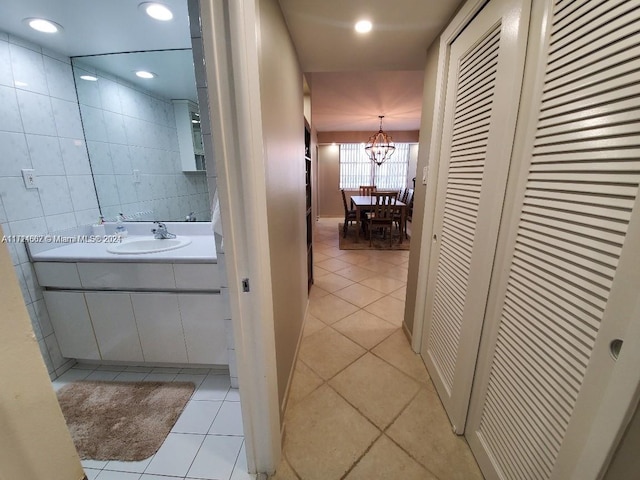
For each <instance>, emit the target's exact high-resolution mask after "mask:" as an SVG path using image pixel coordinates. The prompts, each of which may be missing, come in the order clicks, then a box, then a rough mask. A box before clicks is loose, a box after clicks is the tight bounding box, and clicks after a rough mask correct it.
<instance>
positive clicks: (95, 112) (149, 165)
mask: <svg viewBox="0 0 640 480" xmlns="http://www.w3.org/2000/svg"><path fill="white" fill-rule="evenodd" d="M72 65H73V71H74V77H75V82H76V89H77V94H78V102H79V104H80V113H81V118H82V124H83V127H84V133H85V138H86V142H87V150H88V152H89V160H90V162H91V169H92V172H93V177H94V182H95V186H96V192H97V195H98V202H99V204H100V211H101V213H102V215H103V216H104V217H105V218H106V219H108V220H111V219H115V218H116V216H117V215H118V214H119V213H121V212H122V213H123V214H124V215H125V217H126V218H127V219H128V220H129V221H135V220H142V221H149V220H162V221H184V220H193V219H196V220H198V221H209V220H211V213H210V200H209V192H208V189H207V178H206V171H205V169H206V159H205V156H204V149H203V147H202V135H201V133H200V132H201V130H200V118H199V111H198V101H197V89H196V81H195V74H194V65H193V56H192V51H191V49H177V50H158V51H146V52H133V53H115V54H108V55H95V56H85V57H74V58H72ZM140 72H147V73H148V75H145V74H144V73H142V74H141V73H140ZM140 75H142V77H141V76H140Z"/></svg>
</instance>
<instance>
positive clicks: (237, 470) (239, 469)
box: [231, 442, 255, 480]
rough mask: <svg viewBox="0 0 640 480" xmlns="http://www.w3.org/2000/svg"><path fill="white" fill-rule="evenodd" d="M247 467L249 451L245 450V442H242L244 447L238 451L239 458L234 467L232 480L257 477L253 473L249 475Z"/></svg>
mask: <svg viewBox="0 0 640 480" xmlns="http://www.w3.org/2000/svg"><path fill="white" fill-rule="evenodd" d="M248 470H249V469H248V468H247V451H246V450H245V446H244V442H242V448H241V449H240V453H238V459H237V460H236V465H235V467H233V474H232V475H231V480H252V479H254V478H255V476H253V475H249V473H247V472H248Z"/></svg>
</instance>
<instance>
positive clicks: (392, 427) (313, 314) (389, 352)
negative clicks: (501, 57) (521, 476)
mask: <svg viewBox="0 0 640 480" xmlns="http://www.w3.org/2000/svg"><path fill="white" fill-rule="evenodd" d="M339 220H340V219H322V220H320V221H319V222H318V223H317V224H316V225H317V227H316V236H315V243H314V255H315V262H316V263H315V265H316V266H315V270H314V272H315V284H314V286H313V287H312V290H311V294H310V300H309V312H308V316H307V319H306V322H305V329H304V332H303V340H302V344H301V347H300V352H299V356H298V361H297V364H296V366H295V372H294V378H293V382H292V385H291V392H290V398H289V404H288V407H287V411H286V414H285V422H286V435H285V442H284V455H283V460H282V462H281V464H280V465H279V467H278V470H277V471H276V474H275V475H274V476H272V477H271V478H272V479H273V480H315V479H318V480H320V479H322V480H339V479H346V480H360V479H363V480H364V479H382V480H396V479H397V480H413V479H415V480H452V479H453V480H456V479H460V480H462V479H464V480H474V479H482V475H481V473H480V471H479V469H478V466H477V464H476V462H475V460H474V458H473V455H472V454H471V452H470V450H469V447H468V445H467V443H466V442H465V440H464V438H462V437H458V436H456V435H454V434H453V433H452V432H451V426H450V424H449V421H448V419H447V416H446V414H445V412H444V410H443V408H442V404H441V403H440V400H439V399H438V396H437V394H436V393H435V390H434V387H433V385H432V383H431V380H430V379H429V375H428V374H427V371H426V369H425V367H424V364H423V363H422V361H421V360H420V358H419V357H418V356H417V355H415V354H414V353H413V352H412V350H411V348H410V346H409V342H408V341H407V338H406V337H405V335H404V333H403V332H402V329H401V327H402V321H403V318H404V299H405V295H406V277H407V264H408V261H409V252H407V251H363V250H358V251H348V250H345V251H342V250H339V249H338V237H337V230H338V228H337V223H338V221H339Z"/></svg>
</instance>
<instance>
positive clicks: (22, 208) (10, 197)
mask: <svg viewBox="0 0 640 480" xmlns="http://www.w3.org/2000/svg"><path fill="white" fill-rule="evenodd" d="M0 197H2V204H3V205H4V208H5V211H6V213H7V219H8V220H9V221H10V222H12V221H17V220H24V219H28V218H35V217H42V215H43V210H42V204H41V203H40V195H39V194H38V190H37V189H31V190H27V189H26V188H25V186H24V181H23V180H22V177H4V178H0ZM14 233H16V232H14Z"/></svg>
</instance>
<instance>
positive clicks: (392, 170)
mask: <svg viewBox="0 0 640 480" xmlns="http://www.w3.org/2000/svg"><path fill="white" fill-rule="evenodd" d="M409 146H410V144H408V143H396V151H395V152H394V153H393V155H391V158H389V159H388V160H386V161H385V162H384V163H383V164H382V165H381V166H378V165H376V164H375V163H374V162H372V161H371V160H370V159H369V157H367V154H366V153H365V151H364V144H362V143H343V144H341V145H340V188H344V189H347V190H357V189H358V187H360V185H375V186H376V187H378V190H401V189H403V188H404V187H405V186H406V185H407V170H408V167H409Z"/></svg>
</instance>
